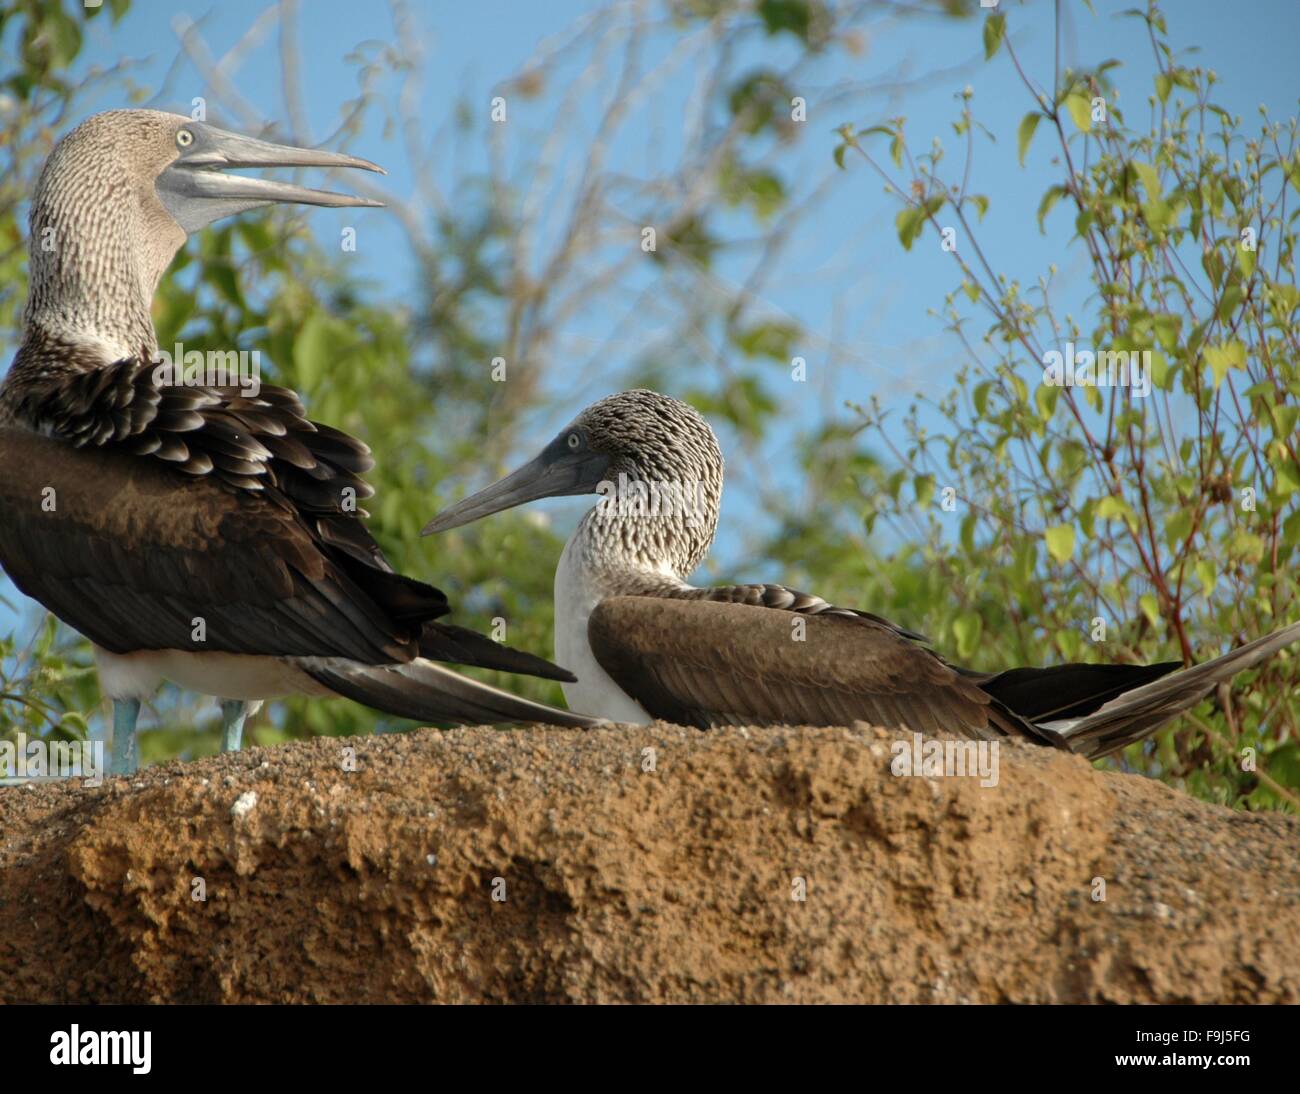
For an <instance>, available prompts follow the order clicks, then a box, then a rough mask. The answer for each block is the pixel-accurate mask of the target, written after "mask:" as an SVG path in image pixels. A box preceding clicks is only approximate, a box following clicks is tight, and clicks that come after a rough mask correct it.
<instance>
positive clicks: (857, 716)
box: [587, 596, 1060, 744]
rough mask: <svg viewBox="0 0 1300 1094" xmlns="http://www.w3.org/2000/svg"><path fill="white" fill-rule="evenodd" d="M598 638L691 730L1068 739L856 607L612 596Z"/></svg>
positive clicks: (597, 623)
mask: <svg viewBox="0 0 1300 1094" xmlns="http://www.w3.org/2000/svg"><path fill="white" fill-rule="evenodd" d="M587 636H588V640H589V641H590V643H591V649H592V652H593V653H594V654H595V657H596V660H597V661H598V662H599V663H600V665H601V667H602V668H603V669H604V670H605V671H606V672H608V673H609V675H610V676H611V677H612V678H613V679H614V681H615V682H616V683H617V684H618V685H619V686H620V687H621V688H622V689H623V690H624V691H626V692H627V693H628V694H629V695H631V696H632V697H633V698H634V699H636V700H637V701H638V702H639V703H640V704H641V705H642V706H644V707H645V708H646V710H647V711H649V712H650V713H651V714H652V715H654V716H655V717H656V718H663V719H665V720H667V721H672V722H677V723H680V724H684V725H695V726H700V727H701V728H705V727H708V726H714V725H846V724H848V723H850V722H853V721H855V720H862V721H865V722H870V723H872V724H873V725H880V726H885V727H886V728H891V729H894V728H896V729H902V728H907V729H911V730H914V731H920V732H923V733H930V734H935V735H942V736H962V737H968V738H975V739H985V740H988V739H995V738H998V737H1006V736H1017V737H1031V738H1034V739H1037V740H1040V741H1044V742H1045V743H1051V744H1060V742H1059V740H1057V739H1055V736H1054V735H1053V734H1051V733H1050V732H1049V731H1043V730H1040V729H1038V728H1036V727H1034V726H1032V725H1030V724H1029V723H1028V722H1026V721H1024V720H1023V719H1021V718H1019V717H1018V716H1016V715H1015V714H1012V713H1011V712H1010V711H1009V710H1007V709H1006V708H1005V707H1003V706H1002V705H1001V704H1000V703H998V702H997V701H996V700H995V699H993V698H992V697H991V696H989V695H988V694H986V693H985V692H983V691H982V690H981V689H980V688H979V686H978V685H977V684H975V683H974V682H972V681H971V680H969V679H967V678H966V677H964V676H962V675H961V674H960V673H959V672H958V671H957V670H956V669H954V668H953V667H952V666H950V665H948V664H946V663H945V662H944V661H942V660H941V659H940V658H939V657H937V656H936V655H935V654H933V653H931V652H930V651H929V650H927V649H925V648H923V647H922V646H919V645H917V644H916V642H915V641H913V640H912V639H909V638H907V637H906V636H905V635H904V634H903V633H901V632H900V631H899V630H898V629H896V628H895V627H893V626H892V625H891V624H888V623H886V622H883V621H877V620H875V619H872V618H868V617H865V616H860V615H855V614H852V613H847V612H844V613H841V612H817V613H813V614H801V613H799V612H796V611H791V610H786V609H781V608H770V607H761V606H757V605H753V604H745V603H733V602H727V601H721V602H720V601H718V600H710V601H704V600H703V599H690V600H687V599H670V598H661V597H657V596H656V597H645V596H632V597H611V598H609V599H607V600H603V601H601V603H600V604H598V605H597V606H596V609H595V611H594V612H592V615H591V619H590V621H589V623H588V625H587ZM595 713H599V711H597V712H595Z"/></svg>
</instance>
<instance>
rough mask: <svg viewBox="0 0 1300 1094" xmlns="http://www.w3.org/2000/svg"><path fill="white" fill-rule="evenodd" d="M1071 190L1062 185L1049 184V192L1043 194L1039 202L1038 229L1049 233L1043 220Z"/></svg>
mask: <svg viewBox="0 0 1300 1094" xmlns="http://www.w3.org/2000/svg"><path fill="white" fill-rule="evenodd" d="M1067 193H1069V191H1068V190H1067V189H1066V188H1065V187H1064V186H1061V185H1059V184H1058V185H1056V186H1049V187H1048V188H1047V193H1045V194H1044V195H1043V200H1042V201H1040V202H1039V203H1038V230H1039V231H1040V232H1042V233H1043V234H1044V235H1046V234H1047V232H1046V229H1045V227H1044V225H1043V222H1044V221H1045V220H1046V219H1047V214H1048V213H1050V212H1051V211H1052V206H1053V205H1055V204H1056V203H1057V202H1058V201H1060V200H1061V198H1063V197H1064V196H1065V195H1066V194H1067Z"/></svg>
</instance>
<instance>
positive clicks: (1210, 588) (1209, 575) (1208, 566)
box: [1196, 558, 1219, 600]
mask: <svg viewBox="0 0 1300 1094" xmlns="http://www.w3.org/2000/svg"><path fill="white" fill-rule="evenodd" d="M1196 580H1197V581H1199V582H1200V583H1201V592H1202V593H1204V594H1205V599H1206V600H1209V599H1210V597H1211V596H1213V595H1214V587H1215V585H1217V584H1218V583H1219V571H1218V570H1216V569H1215V568H1214V563H1213V562H1211V561H1210V560H1209V559H1208V558H1203V559H1201V560H1200V561H1199V562H1197V564H1196Z"/></svg>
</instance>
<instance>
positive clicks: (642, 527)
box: [423, 389, 722, 578]
mask: <svg viewBox="0 0 1300 1094" xmlns="http://www.w3.org/2000/svg"><path fill="white" fill-rule="evenodd" d="M575 494H599V495H600V496H601V498H602V500H601V502H600V504H599V505H597V506H596V507H595V508H594V509H592V510H591V512H589V513H588V514H587V516H586V517H585V518H584V520H583V526H582V529H581V530H580V531H585V532H586V533H587V534H588V535H589V536H590V537H592V538H597V539H599V540H600V541H601V543H602V546H604V547H605V548H606V549H607V550H608V551H609V552H613V553H617V554H619V555H621V556H622V558H621V559H620V561H622V562H625V563H626V562H633V561H636V562H640V563H642V564H647V565H650V566H653V567H654V568H656V569H667V570H670V571H671V572H672V573H674V574H675V575H676V576H677V577H679V578H685V576H686V575H687V574H689V573H690V572H691V571H692V570H694V569H695V567H696V566H698V565H699V564H700V562H701V561H702V560H703V559H704V556H705V555H706V554H707V553H708V550H709V546H710V544H712V542H713V536H714V533H715V532H716V530H717V525H718V507H719V503H720V501H721V498H722V450H721V448H720V447H719V446H718V438H717V437H716V436H715V435H714V433H713V430H712V429H711V428H710V426H709V423H708V422H706V421H705V420H704V418H703V417H702V416H701V415H700V413H699V412H698V411H697V410H696V409H695V408H694V407H692V406H689V405H688V404H686V403H684V402H682V401H681V400H680V399H673V398H670V397H669V396H667V395H660V394H659V393H658V392H656V391H647V390H644V389H639V390H636V391H624V392H620V393H619V394H617V395H610V396H608V397H607V398H604V399H601V400H600V401H599V402H596V403H593V404H592V405H591V406H589V407H587V409H586V410H584V411H583V412H582V413H581V414H579V415H578V416H577V417H576V418H575V419H574V420H573V421H572V422H571V423H570V424H569V425H567V426H566V427H565V428H564V429H563V430H561V431H560V433H559V434H558V435H557V436H556V437H555V439H554V440H552V441H551V442H550V443H549V444H548V445H547V446H546V447H545V448H544V449H543V450H542V451H541V452H540V453H539V454H538V455H537V456H536V457H535V458H534V459H532V460H530V461H529V462H528V463H526V464H525V465H524V466H523V467H521V468H519V469H518V470H517V471H514V472H512V473H511V474H509V475H507V476H506V477H505V478H503V479H501V480H500V481H499V482H496V483H493V484H492V485H491V486H489V487H487V488H485V489H483V490H480V491H479V492H478V493H477V494H474V495H472V496H471V497H468V498H466V499H465V500H464V501H461V502H458V503H457V504H456V505H453V506H452V507H451V508H450V509H447V510H446V511H444V512H443V513H441V514H439V515H438V516H437V517H435V518H434V519H433V520H432V521H430V522H429V524H428V525H426V526H425V529H424V533H423V534H424V535H429V534H431V533H433V532H443V531H446V530H447V529H449V528H457V527H459V526H461V525H463V524H469V523H471V522H472V521H476V520H480V519H481V518H483V517H486V516H489V515H491V514H492V513H499V512H502V511H503V510H506V509H513V508H514V507H515V506H518V505H523V504H524V503H526V502H530V501H536V500H537V499H539V498H550V497H561V496H565V495H575Z"/></svg>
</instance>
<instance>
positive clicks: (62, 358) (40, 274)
mask: <svg viewBox="0 0 1300 1094" xmlns="http://www.w3.org/2000/svg"><path fill="white" fill-rule="evenodd" d="M277 166H303V167H325V168H335V167H358V168H363V169H366V170H372V171H379V170H381V169H380V168H378V167H376V166H375V165H374V164H372V163H369V162H367V161H366V160H361V159H356V158H354V157H352V156H345V155H340V154H337V153H333V152H321V151H314V150H310V149H301V148H290V147H283V146H280V145H275V144H269V143H267V142H265V141H260V140H254V139H251V138H249V137H243V136H239V135H236V134H233V133H228V132H224V131H222V130H220V129H217V128H215V127H213V126H211V125H207V124H204V123H201V122H196V121H193V120H191V119H189V118H186V117H182V116H178V115H175V114H165V113H161V112H159V111H154V110H118V111H110V112H107V113H104V114H98V115H96V116H94V117H92V118H90V119H88V120H87V121H85V122H83V123H82V124H81V125H79V126H78V127H77V128H76V129H74V130H73V131H72V132H71V133H69V134H68V135H67V136H65V137H64V138H63V139H62V140H61V141H60V142H59V143H58V144H57V145H56V147H55V148H54V150H53V151H52V152H51V153H50V156H49V159H48V160H47V161H46V164H45V167H44V170H43V171H42V173H41V177H40V181H39V183H38V184H37V188H36V193H35V196H34V198H33V201H32V208H31V238H32V240H33V246H32V248H31V267H30V293H29V297H28V301H27V307H26V311H25V314H24V324H23V331H22V343H21V346H20V348H19V350H18V354H17V356H16V357H15V358H14V362H13V365H12V367H11V368H10V370H9V373H8V375H7V376H6V378H5V380H4V383H3V385H0V564H3V567H4V569H5V570H6V572H7V573H8V574H9V576H10V577H11V578H12V579H13V581H14V584H15V585H17V586H18V588H19V589H21V590H22V591H23V592H25V593H26V594H27V595H28V596H30V597H32V598H33V599H35V600H38V601H39V602H40V603H41V604H43V605H44V606H45V607H46V608H48V609H49V610H50V611H51V612H53V613H54V614H55V615H56V616H58V617H59V618H60V619H62V620H63V621H64V622H65V623H68V624H69V625H70V626H72V627H74V628H75V629H77V630H78V631H80V632H81V633H82V634H84V635H86V637H88V638H89V639H90V640H91V642H92V643H93V644H94V647H95V657H96V661H97V663H98V668H99V679H100V686H101V690H102V691H103V693H104V694H105V695H107V696H108V697H109V698H110V699H112V700H113V706H114V739H113V764H112V766H113V770H114V772H116V773H122V772H127V771H132V770H134V769H135V766H136V762H137V761H136V755H135V723H136V719H137V717H138V715H139V710H140V702H141V700H143V699H146V698H148V697H149V696H150V695H152V694H153V692H154V691H155V690H156V689H157V687H158V685H159V684H160V683H161V681H163V680H170V681H172V682H174V683H176V684H178V685H180V686H182V687H185V688H189V689H192V690H195V691H199V692H201V693H204V694H208V695H213V696H216V697H218V698H219V699H220V700H222V703H221V707H222V721H223V727H222V747H223V749H226V750H230V749H236V748H238V747H239V744H240V739H241V736H242V730H243V723H244V719H245V717H246V716H247V714H248V713H249V712H250V710H251V709H252V704H256V705H260V702H261V701H262V700H264V699H268V698H272V697H276V696H282V695H287V694H292V693H305V694H310V695H341V696H346V697H348V698H351V699H355V700H358V701H359V702H362V703H365V704H367V705H369V706H372V707H375V708H377V709H379V710H382V711H385V712H388V713H391V714H395V715H399V716H402V717H408V718H415V719H420V720H426V721H469V722H498V721H529V722H535V721H545V722H552V723H556V724H564V725H586V724H590V719H587V718H584V717H581V716H578V715H574V714H571V713H569V712H566V711H559V710H556V709H554V708H552V707H548V706H545V705H543V704H540V703H534V702H530V701H527V700H525V699H522V698H520V697H518V696H515V695H512V694H510V693H509V692H506V691H502V690H500V689H498V688H493V687H489V686H488V685H486V684H482V683H479V682H477V681H474V680H470V679H468V678H466V677H463V676H459V675H457V674H456V673H454V672H452V671H450V670H448V669H445V668H442V667H441V666H439V665H436V664H433V663H432V662H433V661H434V660H437V661H452V662H458V663H461V664H469V665H478V666H483V667H487V668H495V669H503V670H506V671H512V672H524V673H530V674H533V675H537V676H546V677H550V678H554V679H571V677H570V676H569V674H568V673H566V672H564V670H562V669H558V668H556V667H555V666H554V665H551V664H549V663H548V662H546V661H543V660H542V659H540V658H536V657H532V656H530V655H528V654H525V653H520V652H517V651H515V650H512V649H509V648H508V647H505V646H501V645H498V644H497V643H495V642H493V641H491V640H490V639H488V638H486V637H485V636H483V635H480V634H477V633H476V632H474V631H470V630H466V629H464V628H461V627H455V626H449V625H446V624H443V623H438V622H434V620H436V619H437V618H438V617H440V616H442V615H444V614H446V613H447V611H449V608H448V605H447V601H446V598H445V597H444V596H443V594H442V593H441V592H439V591H438V590H437V589H435V588H433V587H432V586H430V585H426V584H424V583H422V582H419V581H414V580H412V579H410V578H406V577H402V576H401V575H399V574H397V573H395V572H394V571H393V569H392V567H391V566H390V565H389V564H388V562H387V560H386V559H385V558H384V556H383V554H382V552H381V551H380V549H379V546H378V544H377V543H376V542H375V541H374V539H373V538H372V537H371V535H370V533H369V532H368V531H367V529H366V526H365V524H364V523H363V519H362V518H363V516H364V512H363V511H361V510H359V509H357V507H356V505H355V502H356V501H358V500H361V499H364V498H366V497H368V496H370V494H371V492H372V491H371V489H370V488H369V486H368V485H367V484H366V483H365V482H364V480H363V479H362V478H361V475H362V474H363V473H364V472H365V471H367V470H369V469H370V467H371V466H372V461H371V460H370V457H369V450H368V449H367V448H366V446H365V445H363V444H361V443H360V442H359V441H356V440H354V439H353V438H351V437H349V436H347V435H346V434H344V433H341V432H339V431H338V430H335V429H331V428H330V427H329V426H325V425H320V424H318V423H315V422H311V421H309V420H308V419H307V417H306V415H305V413H304V411H303V407H302V404H301V403H300V402H299V400H298V398H297V396H296V395H295V394H294V393H293V392H291V391H288V390H286V389H284V388H280V387H274V386H271V385H261V387H260V390H258V391H256V392H254V391H253V389H252V388H241V387H230V386H186V385H185V384H184V383H183V382H182V383H177V382H175V380H176V379H177V378H176V377H175V376H171V377H168V376H166V375H165V374H160V370H159V367H158V365H157V364H156V362H155V358H156V356H157V351H158V346H157V341H156V336H155V333H154V328H153V323H152V320H151V318H150V303H151V300H152V298H153V294H154V291H155V289H156V288H157V285H158V281H159V278H160V277H161V276H162V274H163V271H164V270H165V269H166V267H167V265H168V264H169V263H170V262H171V260H172V258H173V257H174V256H175V254H176V252H177V250H178V249H179V248H180V247H181V245H182V244H183V243H184V242H185V239H186V236H187V235H188V234H189V233H191V232H194V231H197V230H198V229H200V228H201V227H203V226H204V225H206V224H209V223H211V222H212V221H214V220H217V219H218V218H220V217H225V216H229V215H231V214H233V213H239V212H242V211H244V210H248V209H254V208H259V207H262V206H267V205H271V204H273V203H277V202H284V203H297V204H305V205H319V206H332V207H342V206H373V205H377V204H378V203H377V202H373V201H369V200H367V199H364V198H358V197H351V196H348V195H343V194H333V193H328V192H325V191H321V190H311V189H306V188H304V187H300V186H296V185H291V184H289V183H285V182H277V181H271V180H266V179H257V178H248V177H242V176H238V175H226V174H223V173H222V172H221V169H222V168H241V167H277ZM182 379H183V378H182Z"/></svg>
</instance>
